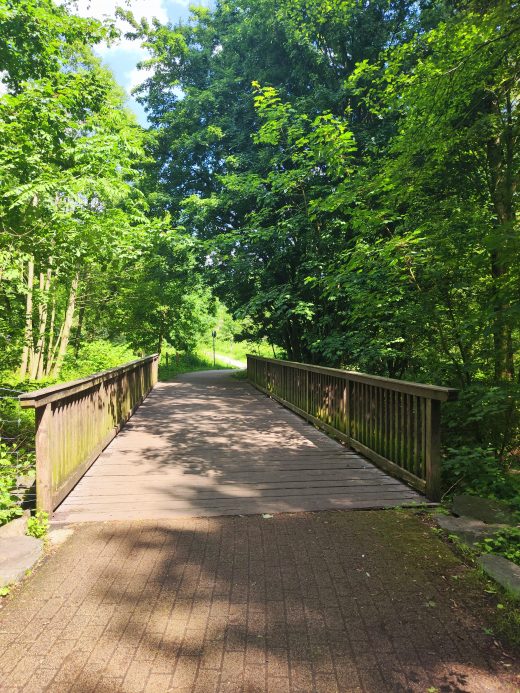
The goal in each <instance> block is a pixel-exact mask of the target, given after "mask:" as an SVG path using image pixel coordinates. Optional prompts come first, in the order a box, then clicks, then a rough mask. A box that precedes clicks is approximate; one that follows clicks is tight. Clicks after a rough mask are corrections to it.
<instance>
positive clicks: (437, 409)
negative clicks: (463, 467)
mask: <svg viewBox="0 0 520 693" xmlns="http://www.w3.org/2000/svg"><path fill="white" fill-rule="evenodd" d="M425 463H426V464H425V473H426V496H427V498H429V499H430V500H432V501H438V500H440V497H441V403H440V402H439V401H438V400H434V399H428V400H427V401H426V459H425Z"/></svg>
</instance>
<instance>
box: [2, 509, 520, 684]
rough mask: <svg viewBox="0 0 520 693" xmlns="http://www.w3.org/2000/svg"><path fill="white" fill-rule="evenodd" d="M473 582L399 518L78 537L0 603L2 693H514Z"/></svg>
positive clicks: (354, 516)
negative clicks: (472, 588)
mask: <svg viewBox="0 0 520 693" xmlns="http://www.w3.org/2000/svg"><path fill="white" fill-rule="evenodd" d="M467 573H468V570H467V569H466V568H465V567H464V566H463V565H462V564H460V562H459V561H458V560H457V559H456V558H455V556H454V555H453V554H452V553H451V552H450V551H449V549H448V548H447V547H446V546H445V545H444V544H443V543H442V542H441V541H440V540H439V539H438V538H437V537H436V536H435V535H434V534H433V533H432V532H431V531H430V530H429V529H427V528H425V527H424V526H423V525H422V524H421V523H420V522H419V521H418V520H417V519H416V518H415V517H411V516H408V515H406V514H404V513H403V512H396V511H393V510H387V511H369V512H323V513H310V514H309V513H307V514H305V513H301V514H295V515H276V516H275V517H273V518H270V519H264V518H262V517H261V516H248V517H219V518H216V517H213V518H199V519H196V518H189V519H185V520H182V519H178V520H163V521H159V522H148V521H145V522H129V523H127V522H108V523H85V524H82V525H78V526H76V529H75V532H74V535H73V536H72V538H70V539H69V540H68V541H67V543H65V544H64V545H63V546H61V547H59V548H58V549H57V550H55V552H54V554H52V555H50V556H49V557H48V558H47V559H46V560H45V562H44V564H43V565H42V566H41V567H39V568H38V569H37V570H36V572H35V574H34V575H33V576H31V577H30V578H29V579H28V580H27V581H26V583H25V584H23V585H22V586H21V588H20V589H18V590H16V591H15V593H14V595H12V596H11V597H8V598H7V599H5V600H3V602H2V604H3V608H1V609H0V691H2V693H4V692H6V693H7V692H9V693H14V692H15V691H16V692H17V693H29V692H30V693H33V692H37V691H49V692H50V693H66V692H68V691H71V692H72V691H75V692H78V693H90V692H91V691H97V692H99V693H116V692H117V691H119V692H123V693H141V692H143V691H146V693H152V692H153V691H155V692H157V693H167V692H168V691H171V692H175V693H217V692H219V693H224V692H227V693H231V692H232V691H233V692H235V693H385V692H387V691H390V692H394V691H399V692H401V691H402V692H403V693H406V692H408V693H427V691H435V692H436V693H441V692H442V693H482V692H487V693H500V692H502V691H511V692H513V691H515V690H518V686H515V678H514V676H515V674H517V673H518V672H517V670H515V665H514V660H513V659H512V658H510V657H511V655H512V653H510V652H509V653H507V654H509V655H510V657H507V656H504V655H503V654H502V653H503V650H502V648H499V647H497V646H496V645H495V644H494V640H495V638H494V637H490V636H489V635H485V633H484V628H485V626H486V625H487V624H486V623H485V622H483V621H482V619H481V616H480V613H481V609H482V603H483V601H484V599H485V598H487V599H491V598H490V597H489V595H488V596H487V597H486V595H485V594H484V592H483V591H482V589H480V590H479V591H478V592H472V591H468V587H467V585H466V579H467ZM516 683H517V684H518V679H516Z"/></svg>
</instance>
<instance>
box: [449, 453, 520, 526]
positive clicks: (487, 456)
mask: <svg viewBox="0 0 520 693" xmlns="http://www.w3.org/2000/svg"><path fill="white" fill-rule="evenodd" d="M447 453H448V454H447V457H446V458H445V459H444V461H443V466H442V474H443V487H444V488H445V490H446V491H445V492H446V495H448V496H449V495H451V494H452V493H462V492H464V493H473V494H475V495H478V496H484V497H486V498H495V499H497V500H505V501H507V503H508V505H510V507H511V508H512V509H513V510H515V511H517V512H518V513H519V517H520V476H519V475H517V474H515V473H513V472H511V470H509V469H508V467H507V465H504V464H503V463H502V462H501V460H500V459H499V458H498V457H497V456H496V454H495V453H494V451H493V450H491V449H489V448H488V449H486V448H479V447H476V446H461V447H460V448H448V450H447Z"/></svg>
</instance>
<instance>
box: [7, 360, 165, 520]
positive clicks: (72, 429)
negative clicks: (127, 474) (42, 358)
mask: <svg viewBox="0 0 520 693" xmlns="http://www.w3.org/2000/svg"><path fill="white" fill-rule="evenodd" d="M158 362H159V356H158V355H157V354H154V355H153V356H147V357H146V358H142V359H138V360H137V361H131V362H130V363H126V364H125V365H123V366H119V367H118V368H112V369H111V370H108V371H104V372H102V373H96V374H94V375H92V376H89V377H88V378H83V379H81V380H74V381H73V382H69V383H63V384H60V385H52V386H51V387H46V388H43V389H42V390H36V391H35V392H27V393H25V394H23V395H21V396H20V398H19V400H20V404H21V406H22V407H26V408H30V407H32V408H34V409H35V410H36V505H37V508H38V509H39V510H44V511H45V512H48V513H51V512H52V511H53V510H54V509H55V508H56V507H57V506H58V505H59V504H60V503H61V501H62V500H63V499H64V498H65V496H66V495H67V494H68V493H69V492H70V490H71V489H72V488H73V487H74V486H75V485H76V484H77V482H78V481H79V480H80V479H81V477H82V476H83V475H84V474H85V472H86V471H87V469H88V468H89V467H90V466H91V465H92V464H93V462H95V460H96V458H97V457H98V456H99V454H100V453H101V452H102V450H103V449H104V448H105V447H106V446H107V445H108V443H109V442H110V441H111V440H112V438H114V436H115V435H117V433H118V431H119V429H120V428H121V427H122V425H123V424H124V423H125V421H127V420H128V419H129V418H130V416H131V415H132V413H133V412H134V411H135V409H136V408H137V407H138V406H139V404H141V402H142V401H143V400H144V399H145V397H146V396H147V394H148V393H149V392H150V390H151V389H152V388H153V386H154V385H155V383H156V382H157V373H158Z"/></svg>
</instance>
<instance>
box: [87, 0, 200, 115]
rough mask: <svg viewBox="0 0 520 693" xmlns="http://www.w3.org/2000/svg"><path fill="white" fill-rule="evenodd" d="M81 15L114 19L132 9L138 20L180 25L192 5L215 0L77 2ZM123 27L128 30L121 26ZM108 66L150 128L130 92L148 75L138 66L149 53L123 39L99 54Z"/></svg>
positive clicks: (103, 49) (122, 26)
mask: <svg viewBox="0 0 520 693" xmlns="http://www.w3.org/2000/svg"><path fill="white" fill-rule="evenodd" d="M75 4H76V7H77V12H78V14H81V15H82V16H84V17H87V16H88V17H96V18H97V19H103V18H104V17H106V16H109V17H113V16H114V13H115V9H116V7H118V6H120V7H123V8H125V9H130V10H132V12H133V13H134V15H135V17H136V18H138V19H140V18H141V17H146V18H147V19H148V20H151V19H152V18H153V17H156V18H157V19H159V20H160V21H161V22H167V21H170V22H176V21H178V20H179V19H181V18H187V17H188V16H189V5H191V4H196V5H206V6H208V5H210V4H211V0H197V1H196V2H194V3H193V2H191V0H76V3H75ZM119 26H120V28H121V29H123V30H124V29H125V26H124V24H122V23H120V25H119ZM97 52H98V53H99V54H100V55H101V57H102V59H103V61H104V63H105V64H106V65H108V67H110V68H111V70H112V71H113V73H114V75H115V77H116V79H117V81H118V82H119V84H120V85H121V86H122V87H124V89H125V90H126V92H127V93H128V95H129V98H128V105H129V106H130V108H131V109H132V110H133V111H134V112H135V113H136V115H137V118H138V120H139V122H140V123H141V124H143V125H146V115H145V113H144V110H143V108H142V107H141V106H140V105H139V104H138V103H137V102H136V101H135V99H133V98H132V97H131V96H130V91H131V89H132V88H133V87H135V86H136V85H137V84H139V82H141V81H143V79H144V78H145V76H144V75H143V73H140V71H139V70H137V68H136V65H137V63H138V62H139V61H140V60H143V58H146V52H145V51H144V50H143V49H142V48H141V46H140V45H139V44H138V43H136V42H132V41H127V40H125V39H122V40H121V41H119V42H118V44H117V45H113V46H110V47H108V46H102V47H100V49H99V50H98V51H97Z"/></svg>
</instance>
